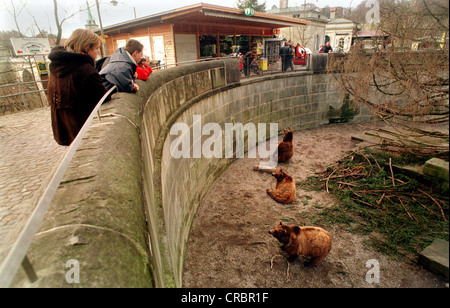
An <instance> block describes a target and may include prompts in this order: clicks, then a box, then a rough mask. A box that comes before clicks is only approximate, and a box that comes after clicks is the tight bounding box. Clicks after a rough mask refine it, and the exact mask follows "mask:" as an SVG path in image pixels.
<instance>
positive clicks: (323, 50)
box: [322, 42, 333, 53]
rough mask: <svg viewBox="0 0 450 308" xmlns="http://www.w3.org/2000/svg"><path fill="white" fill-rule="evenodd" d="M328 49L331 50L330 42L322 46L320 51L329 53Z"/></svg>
mask: <svg viewBox="0 0 450 308" xmlns="http://www.w3.org/2000/svg"><path fill="white" fill-rule="evenodd" d="M330 51H333V48H331V43H330V42H327V43H326V44H325V46H323V47H322V52H324V53H329V52H330Z"/></svg>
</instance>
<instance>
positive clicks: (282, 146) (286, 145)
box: [273, 129, 294, 163]
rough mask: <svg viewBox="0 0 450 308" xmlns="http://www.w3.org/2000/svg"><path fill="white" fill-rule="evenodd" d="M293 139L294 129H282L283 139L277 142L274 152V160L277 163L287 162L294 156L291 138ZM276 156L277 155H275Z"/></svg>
mask: <svg viewBox="0 0 450 308" xmlns="http://www.w3.org/2000/svg"><path fill="white" fill-rule="evenodd" d="M293 139H294V131H293V130H290V129H284V137H283V141H281V142H280V143H279V144H278V149H277V151H276V152H275V153H274V155H273V156H274V161H277V159H278V162H279V163H287V162H289V160H290V159H291V158H292V156H294V145H293V143H292V140H293ZM277 156H278V157H277Z"/></svg>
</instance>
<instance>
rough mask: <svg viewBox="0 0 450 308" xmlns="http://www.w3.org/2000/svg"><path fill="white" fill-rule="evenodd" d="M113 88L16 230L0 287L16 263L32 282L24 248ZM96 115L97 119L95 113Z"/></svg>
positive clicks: (0, 270)
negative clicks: (21, 226) (27, 218)
mask: <svg viewBox="0 0 450 308" xmlns="http://www.w3.org/2000/svg"><path fill="white" fill-rule="evenodd" d="M116 88H117V86H113V87H112V88H111V89H110V90H109V91H108V92H106V94H105V95H104V96H103V97H102V98H101V99H100V101H99V102H98V103H97V105H96V106H95V108H94V109H93V110H92V112H91V114H90V115H89V117H88V118H87V120H86V122H85V123H84V125H83V127H82V128H81V130H80V131H79V133H78V135H77V137H76V138H75V139H74V140H73V142H72V144H71V145H70V147H69V149H68V150H67V152H66V155H65V156H64V158H63V160H62V162H61V164H60V165H59V167H58V169H57V170H56V172H55V174H54V175H53V178H52V180H51V181H50V184H49V185H48V186H47V188H46V190H45V192H44V194H43V195H42V197H41V198H40V200H39V203H38V204H37V206H36V208H35V209H34V211H33V213H32V214H31V217H30V218H29V220H28V222H27V223H26V225H25V227H24V228H23V230H22V232H21V233H20V235H19V237H18V239H17V240H16V241H15V243H14V245H13V246H12V248H11V250H10V251H9V253H8V255H7V256H6V258H5V260H4V261H3V263H2V265H1V266H0V288H7V287H9V286H10V285H11V283H12V281H13V279H14V277H15V276H16V273H17V271H18V269H19V267H20V265H22V266H23V269H24V270H25V273H26V274H27V276H28V279H29V280H30V281H31V282H35V281H36V280H37V279H38V277H37V275H36V273H35V271H34V269H33V267H32V265H31V263H30V262H29V260H28V258H27V251H28V248H29V247H30V245H31V242H32V241H33V238H34V236H35V234H36V232H37V231H38V230H39V227H40V226H41V223H42V220H43V219H44V216H45V214H46V213H47V210H48V208H49V206H50V203H51V201H52V200H53V197H54V195H55V193H56V190H57V189H58V186H59V184H60V183H61V181H62V179H63V176H64V174H65V173H66V171H67V168H68V167H69V164H70V162H71V161H72V158H73V156H74V155H75V152H76V151H77V149H78V146H79V145H80V143H81V140H82V139H83V137H84V135H85V133H86V131H87V130H88V128H89V126H90V124H91V122H92V120H93V118H94V116H95V115H96V114H98V111H99V109H100V107H101V105H102V104H103V102H104V101H105V100H106V98H107V97H108V96H109V95H111V93H112V92H113V91H114V90H115V89H116ZM98 116H99V119H100V115H99V114H98Z"/></svg>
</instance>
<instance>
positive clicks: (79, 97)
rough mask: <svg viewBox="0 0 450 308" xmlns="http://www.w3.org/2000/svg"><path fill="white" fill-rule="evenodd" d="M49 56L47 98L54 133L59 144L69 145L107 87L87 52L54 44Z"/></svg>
mask: <svg viewBox="0 0 450 308" xmlns="http://www.w3.org/2000/svg"><path fill="white" fill-rule="evenodd" d="M48 58H49V59H50V61H51V63H50V77H49V82H48V91H47V98H48V101H49V104H50V107H51V119H52V128H53V136H54V138H55V140H56V142H58V144H60V145H70V144H71V143H72V141H73V140H74V139H75V137H76V136H77V134H78V132H79V131H80V129H81V128H82V127H83V125H84V122H86V120H87V118H88V117H89V115H90V114H91V112H92V110H93V109H94V108H95V106H96V105H97V103H98V101H99V100H100V99H101V98H102V97H103V95H104V94H105V93H106V89H105V86H104V85H103V83H102V80H101V78H100V75H99V74H98V72H97V70H96V69H95V66H94V65H95V63H94V60H93V59H92V58H91V57H90V56H89V55H86V54H81V53H74V52H68V51H66V50H65V49H64V48H63V47H61V46H57V47H55V48H54V49H53V50H52V51H51V53H50V54H49V55H48Z"/></svg>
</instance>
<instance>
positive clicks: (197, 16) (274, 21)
mask: <svg viewBox="0 0 450 308" xmlns="http://www.w3.org/2000/svg"><path fill="white" fill-rule="evenodd" d="M199 22H201V23H211V24H215V23H220V24H222V25H224V24H229V25H235V26H240V27H252V26H255V23H256V24H261V25H264V26H266V27H272V28H282V27H292V26H300V25H307V24H309V21H306V20H303V19H298V18H291V17H285V16H279V15H273V14H267V13H261V12H255V13H254V16H245V15H244V13H243V10H241V9H236V8H229V7H223V6H218V5H212V4H206V3H199V4H195V5H190V6H185V7H181V8H177V9H174V10H170V11H165V12H162V13H157V14H153V15H149V16H145V17H141V18H137V19H133V20H130V21H126V22H122V23H118V24H115V25H111V26H107V27H104V31H105V33H114V32H116V31H122V30H126V31H129V30H131V29H134V28H139V27H142V26H152V25H158V24H162V23H165V24H171V23H172V24H173V23H193V24H196V23H199Z"/></svg>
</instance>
